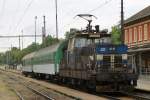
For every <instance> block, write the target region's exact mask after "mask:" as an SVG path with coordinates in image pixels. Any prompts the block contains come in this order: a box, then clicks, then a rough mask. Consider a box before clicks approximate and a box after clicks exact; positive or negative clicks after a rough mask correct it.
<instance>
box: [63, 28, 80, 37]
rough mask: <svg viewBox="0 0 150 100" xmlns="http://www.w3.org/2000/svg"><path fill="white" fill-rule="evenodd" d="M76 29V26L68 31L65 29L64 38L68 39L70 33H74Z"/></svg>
mask: <svg viewBox="0 0 150 100" xmlns="http://www.w3.org/2000/svg"><path fill="white" fill-rule="evenodd" d="M77 31H78V29H76V28H71V29H70V31H67V32H66V33H65V39H68V38H69V37H71V36H72V35H74V34H76V33H77Z"/></svg>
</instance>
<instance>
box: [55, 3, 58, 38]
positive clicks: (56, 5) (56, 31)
mask: <svg viewBox="0 0 150 100" xmlns="http://www.w3.org/2000/svg"><path fill="white" fill-rule="evenodd" d="M55 10H56V38H57V39H58V15H57V0H55Z"/></svg>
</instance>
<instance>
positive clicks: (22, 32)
mask: <svg viewBox="0 0 150 100" xmlns="http://www.w3.org/2000/svg"><path fill="white" fill-rule="evenodd" d="M21 33H22V36H23V30H21ZM22 49H23V37H22Z"/></svg>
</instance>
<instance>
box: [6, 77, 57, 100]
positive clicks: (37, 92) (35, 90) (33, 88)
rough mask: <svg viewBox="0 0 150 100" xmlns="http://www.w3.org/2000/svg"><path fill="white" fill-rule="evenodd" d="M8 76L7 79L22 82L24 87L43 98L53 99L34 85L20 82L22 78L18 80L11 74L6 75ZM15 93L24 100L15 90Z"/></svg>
mask: <svg viewBox="0 0 150 100" xmlns="http://www.w3.org/2000/svg"><path fill="white" fill-rule="evenodd" d="M8 77H9V79H12V80H13V81H15V82H18V83H19V84H22V85H23V86H25V87H26V88H28V89H29V90H31V91H32V92H34V93H35V94H37V95H39V96H41V97H43V98H45V99H46V100H55V99H54V98H52V97H50V96H49V95H47V94H44V93H42V92H41V91H39V90H38V89H36V88H35V87H32V86H31V85H29V84H28V83H25V82H21V81H22V80H18V79H16V78H14V77H11V76H8ZM16 94H17V95H18V96H19V98H20V100H24V99H23V97H22V96H21V95H20V94H19V93H18V92H17V91H16Z"/></svg>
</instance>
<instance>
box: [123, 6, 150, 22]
mask: <svg viewBox="0 0 150 100" xmlns="http://www.w3.org/2000/svg"><path fill="white" fill-rule="evenodd" d="M148 16H150V6H148V7H146V8H145V9H143V10H141V11H140V12H138V13H136V14H135V15H133V16H131V17H130V18H128V19H127V20H125V22H124V23H125V24H127V23H130V22H133V21H136V20H139V19H142V18H145V17H148Z"/></svg>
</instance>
